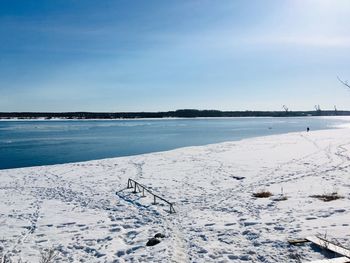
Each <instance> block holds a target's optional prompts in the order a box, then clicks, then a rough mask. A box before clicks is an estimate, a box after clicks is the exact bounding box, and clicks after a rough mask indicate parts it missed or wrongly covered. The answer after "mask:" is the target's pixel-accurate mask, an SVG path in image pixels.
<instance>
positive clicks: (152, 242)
mask: <svg viewBox="0 0 350 263" xmlns="http://www.w3.org/2000/svg"><path fill="white" fill-rule="evenodd" d="M159 243H160V240H159V239H157V238H155V237H152V238H150V239H149V240H148V241H147V243H146V246H148V247H151V246H155V245H157V244H159Z"/></svg>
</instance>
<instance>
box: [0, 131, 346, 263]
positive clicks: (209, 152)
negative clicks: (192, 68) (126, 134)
mask: <svg viewBox="0 0 350 263" xmlns="http://www.w3.org/2000/svg"><path fill="white" fill-rule="evenodd" d="M241 177H244V178H241ZM128 178H132V179H134V180H136V181H138V182H140V183H141V184H144V185H145V186H147V187H149V188H150V189H152V190H153V191H154V192H155V193H158V194H159V195H160V196H163V197H165V198H166V199H167V200H169V201H171V202H174V203H175V206H174V207H175V210H176V213H175V214H169V213H168V208H169V207H168V206H167V205H165V204H164V205H162V204H157V205H152V201H153V199H152V196H151V195H148V194H146V197H142V195H141V194H139V193H138V194H134V193H132V190H130V189H124V188H125V187H126V185H127V180H128ZM349 179H350V129H338V130H324V131H315V132H309V133H306V132H305V133H291V134H285V135H277V136H268V137H260V138H254V139H247V140H242V141H237V142H227V143H220V144H213V145H208V146H200V147H187V148H181V149H177V150H172V151H167V152H161V153H152V154H145V155H139V156H132V157H122V158H113V159H104V160H98V161H90V162H82V163H73V164H64V165H53V166H42V167H33V168H23V169H11V170H2V171H0V200H1V202H0V246H1V248H0V250H1V252H0V254H3V255H7V257H11V258H12V259H15V260H18V259H19V258H21V259H22V260H27V261H28V262H38V261H39V255H40V251H41V250H43V249H47V248H51V247H52V248H55V249H56V251H58V253H59V254H58V261H57V262H298V258H301V259H302V260H303V261H309V260H313V259H322V258H324V255H323V254H322V253H320V251H316V250H315V247H312V246H310V245H309V244H305V245H303V246H298V247H293V246H289V245H288V242H287V240H288V239H295V238H302V237H305V236H309V235H317V234H319V235H322V236H327V238H336V239H337V240H338V241H340V242H341V243H342V244H343V245H345V246H346V245H349V243H350V242H349V238H350V225H349V224H350V202H349V198H350V195H349V189H350V180H349ZM122 189H124V190H122ZM119 190H122V191H120V192H118V194H116V192H117V191H119ZM261 190H266V191H270V192H272V193H273V194H274V195H273V196H272V197H270V198H254V197H252V194H253V193H255V192H258V191H261ZM282 192H283V194H284V196H286V197H287V200H284V201H277V200H276V198H278V197H280V194H281V193H282ZM331 192H337V193H338V194H340V195H341V196H343V198H342V199H338V200H335V201H330V202H323V201H321V200H318V199H316V198H312V197H310V195H315V194H325V193H331ZM156 233H163V234H165V236H166V237H165V238H163V239H161V243H160V244H158V245H156V246H153V247H147V246H145V244H146V242H147V241H148V239H149V238H151V237H153V236H154V235H155V234H156ZM0 262H1V260H0Z"/></svg>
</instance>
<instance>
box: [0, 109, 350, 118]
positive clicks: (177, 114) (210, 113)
mask: <svg viewBox="0 0 350 263" xmlns="http://www.w3.org/2000/svg"><path fill="white" fill-rule="evenodd" d="M348 115H350V111H337V110H314V111H219V110H195V109H182V110H176V111H164V112H0V118H1V119H11V118H18V119H37V118H45V119H52V118H62V119H136V118H198V117H202V118H203V117H305V116H348Z"/></svg>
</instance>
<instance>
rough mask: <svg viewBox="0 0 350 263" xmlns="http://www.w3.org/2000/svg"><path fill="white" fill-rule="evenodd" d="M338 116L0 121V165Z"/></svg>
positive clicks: (322, 122) (132, 149)
mask: <svg viewBox="0 0 350 263" xmlns="http://www.w3.org/2000/svg"><path fill="white" fill-rule="evenodd" d="M344 122H345V120H341V119H336V118H318V117H302V118H212V119H210V118H209V119H156V120H146V119H143V120H81V121H80V120H47V121H38V120H36V121H0V169H7V168H18V167H27V166H37V165H48V164H59V163H68V162H77V161H87V160H93V159H101V158H108V157H118V156H128V155H135V154H142V153H150V152H157V151H164V150H170V149H175V148H179V147H184V146H195V145H205V144H210V143H218V142H224V141H234V140H240V139H244V138H250V137H257V136H265V135H271V134H282V133H288V132H296V131H305V130H306V127H310V129H311V130H321V129H330V128H334V127H336V126H337V125H339V124H343V123H344Z"/></svg>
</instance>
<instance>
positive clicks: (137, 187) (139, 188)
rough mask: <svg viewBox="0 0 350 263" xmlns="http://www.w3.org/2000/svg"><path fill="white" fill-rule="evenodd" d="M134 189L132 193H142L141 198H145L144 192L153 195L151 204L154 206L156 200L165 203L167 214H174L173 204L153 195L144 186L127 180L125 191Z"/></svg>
mask: <svg viewBox="0 0 350 263" xmlns="http://www.w3.org/2000/svg"><path fill="white" fill-rule="evenodd" d="M131 188H134V191H133V193H135V194H136V193H142V196H146V195H145V191H146V192H148V193H149V194H151V195H153V204H154V205H156V204H157V199H159V200H161V201H163V202H165V203H167V204H168V205H169V212H170V214H172V213H175V209H174V204H173V203H171V202H169V201H167V200H166V199H164V198H163V197H161V196H159V195H156V194H154V193H153V192H152V191H151V190H149V189H148V188H147V187H145V186H144V185H142V184H140V183H138V182H136V181H135V180H133V179H130V178H129V179H128V186H127V189H131Z"/></svg>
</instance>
